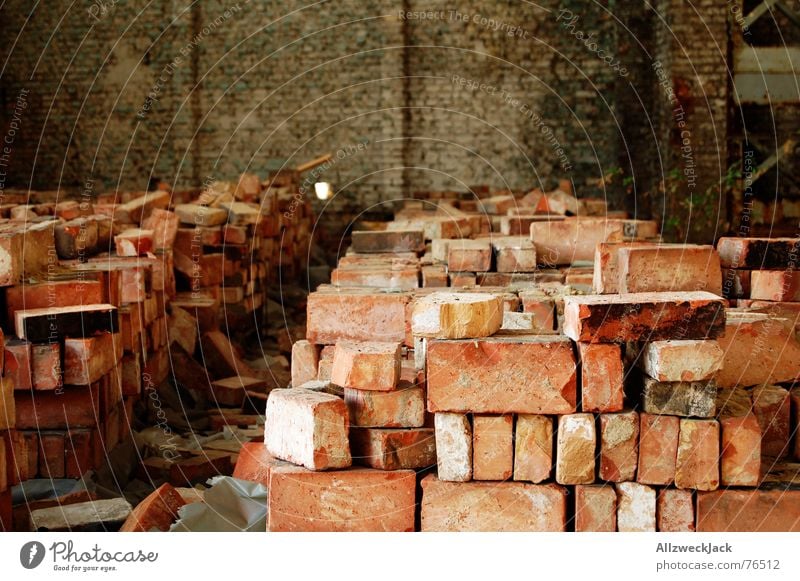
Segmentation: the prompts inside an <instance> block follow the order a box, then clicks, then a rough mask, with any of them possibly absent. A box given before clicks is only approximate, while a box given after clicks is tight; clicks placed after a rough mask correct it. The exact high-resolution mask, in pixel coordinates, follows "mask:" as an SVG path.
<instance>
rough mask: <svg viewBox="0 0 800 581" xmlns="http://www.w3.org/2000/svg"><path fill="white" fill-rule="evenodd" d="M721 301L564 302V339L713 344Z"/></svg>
mask: <svg viewBox="0 0 800 581" xmlns="http://www.w3.org/2000/svg"><path fill="white" fill-rule="evenodd" d="M724 305H725V301H724V300H723V299H721V298H719V297H717V296H715V295H712V294H710V293H706V292H676V293H632V294H620V295H588V296H566V297H564V334H566V335H567V336H568V337H569V338H570V339H572V340H574V341H585V342H599V343H610V342H623V341H637V340H642V339H646V340H648V341H659V340H664V339H676V338H679V339H714V338H716V337H718V336H719V335H720V334H721V333H722V332H723V330H724V328H725V311H724Z"/></svg>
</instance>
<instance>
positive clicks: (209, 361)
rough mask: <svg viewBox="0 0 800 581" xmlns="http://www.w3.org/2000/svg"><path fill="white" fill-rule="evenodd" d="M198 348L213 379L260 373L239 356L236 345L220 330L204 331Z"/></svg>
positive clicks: (253, 375) (257, 374)
mask: <svg viewBox="0 0 800 581" xmlns="http://www.w3.org/2000/svg"><path fill="white" fill-rule="evenodd" d="M200 348H201V353H202V359H203V364H204V365H205V367H206V368H207V369H208V371H209V374H210V375H211V377H212V378H214V379H224V378H226V377H232V376H234V375H244V376H245V377H259V376H260V375H261V374H260V373H259V372H258V371H257V370H255V369H253V368H252V367H250V365H248V364H247V363H246V362H245V361H244V360H243V359H242V358H241V356H240V355H239V350H238V347H237V346H234V345H233V343H231V341H230V340H229V339H228V337H227V336H226V335H225V333H223V332H222V331H210V332H208V333H205V334H204V335H203V337H202V340H201V345H200Z"/></svg>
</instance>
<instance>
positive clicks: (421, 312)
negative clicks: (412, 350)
mask: <svg viewBox="0 0 800 581" xmlns="http://www.w3.org/2000/svg"><path fill="white" fill-rule="evenodd" d="M502 323H503V304H502V301H501V299H500V297H498V296H494V295H491V294H485V293H447V292H436V293H432V294H430V295H428V296H425V297H422V298H420V299H417V300H416V301H415V302H414V304H413V311H412V315H411V329H412V331H413V333H414V335H415V336H421V337H429V338H439V339H463V338H474V337H487V336H489V335H493V334H494V333H496V332H497V331H498V330H499V329H500V327H501V326H502Z"/></svg>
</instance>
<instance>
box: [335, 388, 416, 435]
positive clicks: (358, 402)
mask: <svg viewBox="0 0 800 581" xmlns="http://www.w3.org/2000/svg"><path fill="white" fill-rule="evenodd" d="M344 401H345V403H346V404H347V409H348V410H349V411H350V422H351V423H352V424H353V425H354V426H360V427H364V428H421V427H422V426H423V424H424V423H425V391H424V390H423V388H422V387H420V386H416V385H411V384H405V383H401V384H400V386H399V389H396V390H394V391H364V390H360V389H350V388H345V390H344Z"/></svg>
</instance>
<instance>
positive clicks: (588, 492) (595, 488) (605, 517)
mask: <svg viewBox="0 0 800 581" xmlns="http://www.w3.org/2000/svg"><path fill="white" fill-rule="evenodd" d="M616 530H617V493H616V491H615V490H614V488H613V487H611V486H599V485H590V486H587V485H583V484H579V485H578V486H576V487H575V532H577V533H613V532H616Z"/></svg>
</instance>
